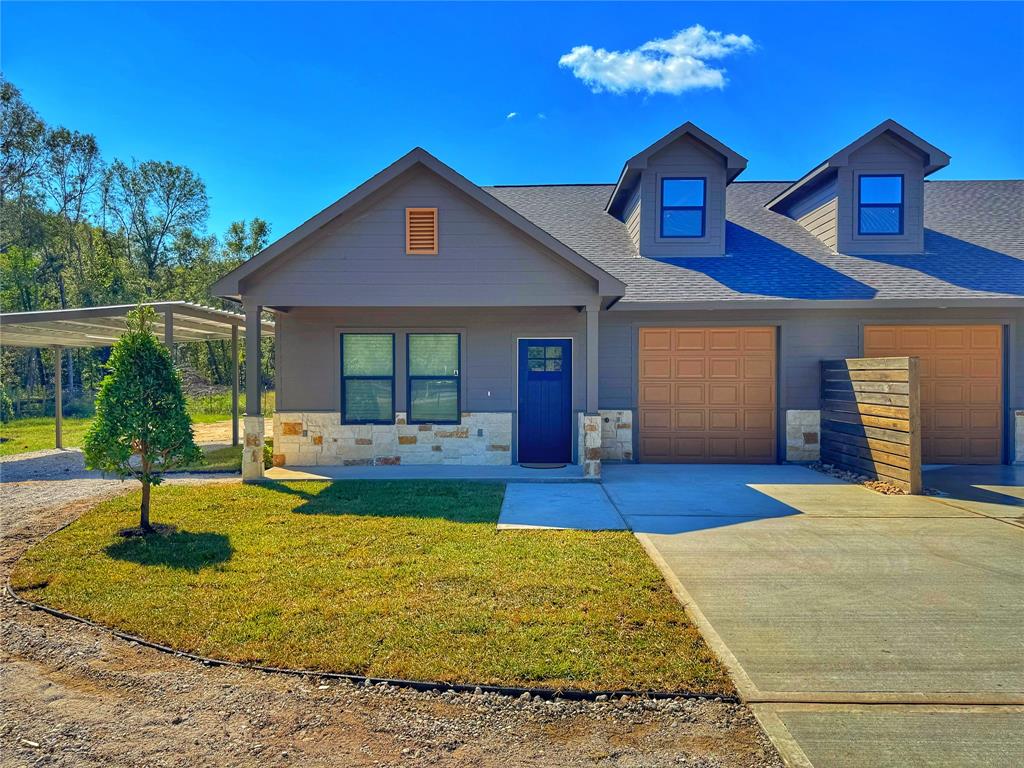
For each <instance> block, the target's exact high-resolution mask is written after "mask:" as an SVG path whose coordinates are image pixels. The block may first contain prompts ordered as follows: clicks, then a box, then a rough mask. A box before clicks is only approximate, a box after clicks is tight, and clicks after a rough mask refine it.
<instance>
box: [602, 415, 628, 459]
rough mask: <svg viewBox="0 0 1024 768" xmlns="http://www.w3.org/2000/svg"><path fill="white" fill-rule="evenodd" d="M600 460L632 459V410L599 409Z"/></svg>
mask: <svg viewBox="0 0 1024 768" xmlns="http://www.w3.org/2000/svg"><path fill="white" fill-rule="evenodd" d="M598 415H599V416H600V418H601V460H602V461H633V411H631V410H629V409H625V410H600V411H598Z"/></svg>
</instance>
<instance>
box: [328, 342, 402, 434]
mask: <svg viewBox="0 0 1024 768" xmlns="http://www.w3.org/2000/svg"><path fill="white" fill-rule="evenodd" d="M341 419H342V423H344V424H394V422H395V335H394V334H393V333H343V334H342V335H341Z"/></svg>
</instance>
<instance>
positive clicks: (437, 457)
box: [274, 411, 512, 467]
mask: <svg viewBox="0 0 1024 768" xmlns="http://www.w3.org/2000/svg"><path fill="white" fill-rule="evenodd" d="M511 463H512V414H511V413H509V412H502V413H463V414H462V423H461V424H452V425H445V424H409V423H408V421H407V418H406V414H404V413H397V414H395V423H394V424H342V423H341V414H340V413H338V412H337V411H334V412H326V413H325V412H319V413H316V412H314V413H304V412H295V411H284V412H279V413H275V414H274V466H276V467H280V466H288V465H290V466H315V465H325V466H331V465H333V466H338V465H341V466H350V467H352V466H379V465H389V464H443V465H458V464H461V465H468V466H473V465H475V466H481V465H483V466H497V465H502V464H511Z"/></svg>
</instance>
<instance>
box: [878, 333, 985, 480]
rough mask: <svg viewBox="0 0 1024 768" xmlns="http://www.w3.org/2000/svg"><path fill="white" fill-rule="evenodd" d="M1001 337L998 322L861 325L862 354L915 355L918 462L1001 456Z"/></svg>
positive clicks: (981, 460)
mask: <svg viewBox="0 0 1024 768" xmlns="http://www.w3.org/2000/svg"><path fill="white" fill-rule="evenodd" d="M1002 339H1003V331H1002V328H1001V327H1000V326H998V325H936V326H867V327H866V328H865V329H864V354H865V356H867V357H895V356H903V355H910V356H914V357H917V358H918V361H919V364H918V371H919V377H920V393H921V451H922V460H923V461H925V462H930V463H976V464H989V463H998V462H1000V461H1002V430H1003V413H1002V408H1003V381H1002V375H1003V372H1002V361H1003V354H1002Z"/></svg>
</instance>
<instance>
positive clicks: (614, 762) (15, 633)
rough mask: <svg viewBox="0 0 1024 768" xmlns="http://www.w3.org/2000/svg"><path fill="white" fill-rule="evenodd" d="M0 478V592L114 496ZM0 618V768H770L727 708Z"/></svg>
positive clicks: (8, 604) (740, 717)
mask: <svg viewBox="0 0 1024 768" xmlns="http://www.w3.org/2000/svg"><path fill="white" fill-rule="evenodd" d="M44 463H45V462H44ZM2 469H3V468H2V467H0V470H2ZM7 470H8V471H7V472H6V473H4V477H3V483H2V485H0V508H2V511H3V518H2V524H0V537H2V543H0V577H2V578H3V579H6V578H7V575H8V574H9V573H10V569H11V567H12V565H13V564H14V562H15V561H16V560H17V558H18V557H19V556H20V555H21V553H22V552H24V550H25V549H26V548H27V547H29V546H30V545H31V544H32V543H33V542H35V541H37V540H38V539H39V538H41V537H42V536H44V535H45V534H46V533H48V532H49V531H51V530H53V529H55V528H57V527H58V526H60V525H61V524H63V523H65V522H67V521H69V520H72V519H74V518H75V517H77V516H78V515H80V514H81V513H82V512H83V511H85V510H86V509H88V508H89V507H90V506H91V505H92V504H93V503H95V499H96V497H98V496H100V497H101V496H104V495H110V494H112V493H118V492H120V491H121V490H122V489H123V488H124V486H122V485H121V484H120V483H117V482H113V483H111V482H110V481H97V480H94V479H88V478H80V479H70V481H69V480H64V479H62V480H51V481H47V480H39V479H34V480H29V481H27V482H26V481H23V482H11V480H13V479H14V478H16V477H18V474H16V473H14V472H12V471H10V470H12V466H7ZM70 472H71V470H70V469H69V473H70ZM8 478H10V480H9V479H8ZM197 481H198V480H188V479H181V480H176V481H175V482H197ZM202 482H209V479H203V480H202ZM227 482H237V481H236V480H229V481H227ZM90 484H95V485H90ZM69 486H78V491H79V492H78V493H77V494H72V493H69ZM76 495H77V496H78V498H75V499H73V500H72V498H71V497H73V496H76ZM15 498H16V499H17V503H13V502H14V500H15ZM0 608H2V618H0V632H2V636H0V637H2V648H0V765H2V766H43V765H46V766H92V765H97V766H98V765H116V766H181V765H190V766H207V765H210V766H213V765H216V766H249V765H253V766H255V765H260V766H285V765H293V764H294V765H303V766H327V765H331V766H346V767H347V766H352V767H353V768H361V767H363V766H459V767H462V766H467V767H468V766H502V768H512V767H514V766H559V767H562V766H565V767H568V768H572V767H575V766H579V767H582V766H587V767H588V768H589V767H590V766H615V767H616V768H626V767H630V768H632V767H636V768H640V767H641V766H643V767H644V768H653V767H654V766H708V767H710V766H716V768H717V767H721V768H724V767H726V766H737V767H738V766H744V767H751V768H752V767H754V766H758V767H759V768H760V767H761V766H765V767H768V768H778V767H779V766H781V765H782V764H781V762H780V761H779V759H778V757H777V756H776V754H775V752H774V750H773V748H772V747H771V746H770V743H769V742H768V740H767V737H765V736H764V734H763V733H762V732H761V730H760V728H759V727H758V726H757V724H756V722H755V720H754V718H753V715H752V714H751V713H750V710H748V709H747V708H746V707H744V706H741V705H736V704H729V703H726V702H720V701H695V700H687V701H683V700H674V701H669V702H659V703H656V702H651V701H645V700H640V699H634V700H631V701H626V702H620V701H611V702H594V703H573V702H564V701H557V702H547V701H540V700H533V701H523V700H521V699H520V700H517V699H513V698H510V697H504V696H497V695H492V694H436V693H417V692H413V691H409V690H399V689H395V688H382V687H362V686H355V685H351V684H348V683H338V682H336V681H327V680H319V679H309V678H298V677H291V676H284V675H271V674H266V673H260V672H255V671H251V670H244V669H232V668H224V667H207V666H204V665H202V664H199V663H196V662H193V661H189V660H186V659H183V658H180V657H176V656H172V655H169V654H166V653H161V652H159V651H155V650H152V649H149V648H145V647H142V646H139V645H136V644H134V643H129V642H126V641H123V640H119V639H117V638H114V637H113V636H111V635H110V634H108V633H106V632H103V631H101V630H96V629H92V628H90V627H87V626H84V625H81V624H77V623H74V622H70V621H66V620H62V619H58V618H54V617H52V616H49V615H48V614H45V613H42V612H40V611H33V610H31V609H28V608H25V607H22V606H21V605H19V604H17V603H15V602H14V601H13V600H12V599H10V598H9V597H8V596H7V595H6V593H4V595H3V597H2V599H0Z"/></svg>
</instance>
